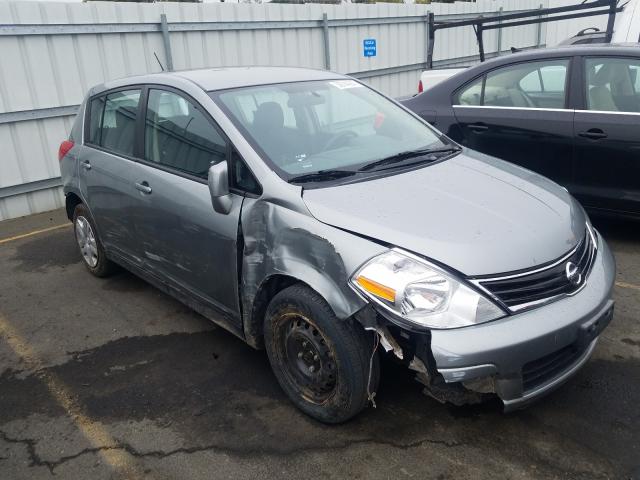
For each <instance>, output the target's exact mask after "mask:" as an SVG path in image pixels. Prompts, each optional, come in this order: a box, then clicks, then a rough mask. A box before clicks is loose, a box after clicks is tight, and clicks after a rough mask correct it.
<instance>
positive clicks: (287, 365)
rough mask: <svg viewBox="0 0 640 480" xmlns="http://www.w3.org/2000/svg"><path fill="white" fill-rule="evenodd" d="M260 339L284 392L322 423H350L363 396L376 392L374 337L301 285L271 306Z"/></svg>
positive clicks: (377, 372)
mask: <svg viewBox="0 0 640 480" xmlns="http://www.w3.org/2000/svg"><path fill="white" fill-rule="evenodd" d="M264 338H265V347H266V350H267V355H268V356H269V361H270V363H271V368H272V369H273V372H274V374H275V376H276V378H277V379H278V382H279V383H280V386H281V387H282V389H283V390H284V392H285V393H286V394H287V396H288V397H289V398H290V399H291V401H292V402H293V403H294V404H295V405H296V406H297V407H298V408H299V409H300V410H302V411H303V412H304V413H306V414H307V415H309V416H311V417H313V418H315V419H317V420H319V421H321V422H324V423H341V422H344V421H346V420H349V419H350V418H352V417H354V416H355V415H357V414H358V413H360V412H361V411H362V410H363V409H364V408H365V407H366V405H367V402H368V393H369V392H372V393H373V392H376V391H377V388H378V381H379V378H380V362H379V358H378V355H377V353H376V354H373V349H374V341H373V340H374V336H373V334H372V333H370V332H367V331H365V330H364V329H363V328H362V327H361V326H360V325H359V324H358V323H356V322H355V321H354V320H353V319H347V320H340V319H338V318H337V317H336V316H335V314H334V313H333V310H332V309H331V307H329V305H328V304H327V303H326V302H325V300H324V299H323V298H322V297H321V296H320V295H318V294H317V293H316V292H315V291H313V290H311V289H310V288H309V287H307V286H305V285H303V284H296V285H293V286H291V287H288V288H286V289H284V290H282V291H281V292H279V293H278V294H277V295H276V296H275V297H274V298H273V299H272V300H271V302H270V303H269V306H268V307H267V312H266V315H265V319H264ZM305 342H306V343H305ZM372 356H373V360H371V357H372ZM370 363H371V368H370ZM369 370H371V372H370V371H369ZM369 383H370V385H368V384H369ZM367 387H368V388H367Z"/></svg>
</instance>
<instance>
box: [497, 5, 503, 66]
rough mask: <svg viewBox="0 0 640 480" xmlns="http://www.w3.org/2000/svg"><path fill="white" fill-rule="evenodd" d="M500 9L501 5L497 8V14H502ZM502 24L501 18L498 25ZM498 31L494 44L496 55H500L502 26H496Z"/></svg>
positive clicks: (501, 8)
mask: <svg viewBox="0 0 640 480" xmlns="http://www.w3.org/2000/svg"><path fill="white" fill-rule="evenodd" d="M502 10H503V7H500V9H499V10H498V16H499V17H500V16H502ZM501 24H502V20H498V25H501ZM497 30H498V33H497V37H498V39H497V41H496V43H497V45H496V51H497V52H498V56H500V52H502V28H498V29H497Z"/></svg>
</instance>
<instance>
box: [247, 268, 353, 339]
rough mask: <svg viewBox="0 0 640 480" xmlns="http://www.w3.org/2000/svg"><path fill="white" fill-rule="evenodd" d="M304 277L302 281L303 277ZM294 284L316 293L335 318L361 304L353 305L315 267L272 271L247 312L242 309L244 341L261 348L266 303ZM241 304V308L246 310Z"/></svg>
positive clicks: (349, 314)
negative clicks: (288, 271) (289, 272)
mask: <svg viewBox="0 0 640 480" xmlns="http://www.w3.org/2000/svg"><path fill="white" fill-rule="evenodd" d="M303 279H304V280H303ZM295 284H302V285H305V286H306V287H308V288H310V289H311V290H313V291H314V292H316V293H317V294H318V295H320V297H322V299H323V300H324V301H325V302H326V303H327V305H329V308H331V310H332V311H333V313H334V314H335V315H336V317H338V318H340V319H344V318H348V317H350V316H351V315H353V314H354V313H355V312H356V311H358V310H359V309H360V308H359V307H361V305H355V304H354V302H353V300H352V299H348V298H346V296H345V295H344V294H343V293H342V289H340V288H338V287H337V285H335V283H334V282H333V281H331V279H329V278H328V277H325V276H323V275H321V274H320V273H319V272H317V271H316V270H314V269H312V268H310V267H308V268H304V267H302V269H301V271H297V272H296V275H295V276H294V275H291V274H286V273H274V274H272V275H270V276H268V277H266V278H265V279H264V280H263V281H262V283H261V284H260V286H259V287H258V289H257V291H256V294H255V296H254V297H253V300H252V302H251V304H250V305H249V306H248V307H249V308H248V309H247V310H248V311H245V312H244V315H243V317H244V325H243V329H244V333H245V339H246V341H247V343H249V344H250V345H251V346H253V347H255V348H260V349H261V348H263V347H264V340H263V322H264V316H265V313H266V311H267V306H268V305H269V302H270V301H271V299H272V298H273V297H275V296H276V295H277V294H278V293H279V292H281V291H282V290H284V289H285V288H288V287H290V286H292V285H295ZM246 307H247V306H246V305H245V309H246Z"/></svg>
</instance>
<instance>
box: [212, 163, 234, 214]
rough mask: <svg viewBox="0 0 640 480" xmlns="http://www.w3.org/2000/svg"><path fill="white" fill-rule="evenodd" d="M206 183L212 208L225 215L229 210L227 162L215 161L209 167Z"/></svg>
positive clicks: (229, 196)
mask: <svg viewBox="0 0 640 480" xmlns="http://www.w3.org/2000/svg"><path fill="white" fill-rule="evenodd" d="M208 184H209V193H210V194H211V205H213V209H214V210H215V211H216V212H218V213H222V214H225V215H226V214H227V213H229V212H230V211H231V195H230V194H229V172H228V170H227V162H220V163H216V164H215V165H211V167H209V175H208Z"/></svg>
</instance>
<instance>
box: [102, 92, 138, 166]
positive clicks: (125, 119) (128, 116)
mask: <svg viewBox="0 0 640 480" xmlns="http://www.w3.org/2000/svg"><path fill="white" fill-rule="evenodd" d="M139 102H140V90H124V91H119V92H114V93H110V94H108V95H107V96H106V101H105V105H104V112H103V114H102V124H101V129H100V130H101V132H100V143H99V145H101V146H102V147H104V148H106V149H107V150H111V151H113V152H116V153H121V154H124V155H133V148H134V143H135V130H136V118H137V116H138V103H139Z"/></svg>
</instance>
